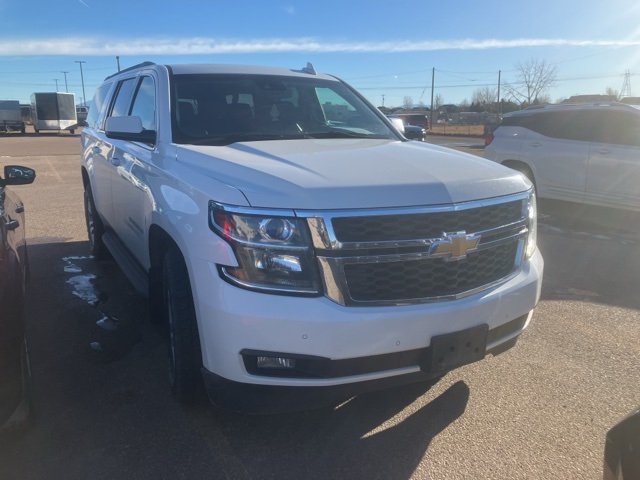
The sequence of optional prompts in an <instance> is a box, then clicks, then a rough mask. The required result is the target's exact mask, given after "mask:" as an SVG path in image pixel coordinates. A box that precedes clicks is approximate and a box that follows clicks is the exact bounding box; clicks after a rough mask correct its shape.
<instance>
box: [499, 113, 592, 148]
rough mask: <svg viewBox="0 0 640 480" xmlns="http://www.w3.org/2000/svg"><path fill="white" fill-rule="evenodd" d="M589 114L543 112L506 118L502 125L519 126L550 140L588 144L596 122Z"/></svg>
mask: <svg viewBox="0 0 640 480" xmlns="http://www.w3.org/2000/svg"><path fill="white" fill-rule="evenodd" d="M591 113H592V112H588V111H580V112H577V111H571V110H556V111H544V112H537V113H534V114H532V115H524V116H521V115H518V116H514V117H507V118H505V119H504V120H503V122H502V125H509V126H521V127H523V128H527V129H529V130H532V131H534V132H536V133H539V134H540V135H544V136H545V137H550V138H561V139H565V140H578V141H583V142H590V141H592V139H593V137H594V130H595V128H596V125H597V120H596V119H595V118H594V117H593V116H592V115H591Z"/></svg>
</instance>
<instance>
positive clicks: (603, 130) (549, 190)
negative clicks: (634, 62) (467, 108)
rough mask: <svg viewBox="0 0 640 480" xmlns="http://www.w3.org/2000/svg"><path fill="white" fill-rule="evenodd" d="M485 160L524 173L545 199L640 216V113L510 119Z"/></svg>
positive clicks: (602, 108)
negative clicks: (624, 211)
mask: <svg viewBox="0 0 640 480" xmlns="http://www.w3.org/2000/svg"><path fill="white" fill-rule="evenodd" d="M485 144H486V147H485V153H484V156H485V158H488V159H490V160H493V161H495V162H498V163H501V164H502V165H505V166H508V167H511V168H514V169H516V170H518V171H520V172H522V173H523V174H524V175H525V176H527V177H528V178H529V180H531V182H532V183H533V184H534V185H535V188H536V193H537V195H538V197H539V198H549V199H554V200H564V201H570V202H577V203H585V204H590V205H598V206H603V207H615V208H623V209H628V210H636V211H638V210H640V189H639V188H638V185H640V111H639V110H637V109H635V108H633V107H630V106H628V105H623V104H615V103H609V104H602V103H599V104H558V105H544V106H539V107H530V108H527V109H524V110H521V111H518V112H514V113H511V114H508V115H505V116H504V118H503V120H502V123H501V125H500V126H499V127H498V128H496V129H495V130H494V131H493V132H490V133H489V134H488V136H487V139H486V141H485Z"/></svg>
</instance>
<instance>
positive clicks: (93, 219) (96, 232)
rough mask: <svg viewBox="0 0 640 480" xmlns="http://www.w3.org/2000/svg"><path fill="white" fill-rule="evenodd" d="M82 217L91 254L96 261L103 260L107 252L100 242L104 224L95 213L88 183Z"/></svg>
mask: <svg viewBox="0 0 640 480" xmlns="http://www.w3.org/2000/svg"><path fill="white" fill-rule="evenodd" d="M84 217H85V221H86V224H87V236H88V237H89V248H90V250H91V254H92V255H93V256H94V257H95V258H97V259H100V258H104V257H105V255H106V252H107V248H106V247H105V245H104V243H103V242H102V235H103V234H104V224H103V223H102V220H100V216H99V215H98V212H97V211H96V205H95V203H94V201H93V192H92V191H91V185H89V183H87V184H86V185H85V187H84Z"/></svg>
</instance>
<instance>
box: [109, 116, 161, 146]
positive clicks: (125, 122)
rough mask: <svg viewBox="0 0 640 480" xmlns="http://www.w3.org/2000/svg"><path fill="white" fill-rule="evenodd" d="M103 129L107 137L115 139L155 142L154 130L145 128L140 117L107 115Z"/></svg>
mask: <svg viewBox="0 0 640 480" xmlns="http://www.w3.org/2000/svg"><path fill="white" fill-rule="evenodd" d="M104 131H105V134H106V135H107V137H109V138H114V139H116V140H126V141H128V142H141V143H151V144H153V143H156V132H155V130H145V129H144V127H143V126H142V120H141V119H140V117H109V118H107V122H106V123H105V127H104Z"/></svg>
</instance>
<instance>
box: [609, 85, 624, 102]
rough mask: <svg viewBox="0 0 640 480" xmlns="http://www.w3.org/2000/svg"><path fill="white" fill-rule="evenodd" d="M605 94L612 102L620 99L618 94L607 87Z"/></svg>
mask: <svg viewBox="0 0 640 480" xmlns="http://www.w3.org/2000/svg"><path fill="white" fill-rule="evenodd" d="M605 93H606V94H607V95H609V96H610V97H611V99H612V100H616V101H619V100H620V98H621V95H620V92H619V91H618V90H616V89H615V88H612V87H607V90H606V91H605Z"/></svg>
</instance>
